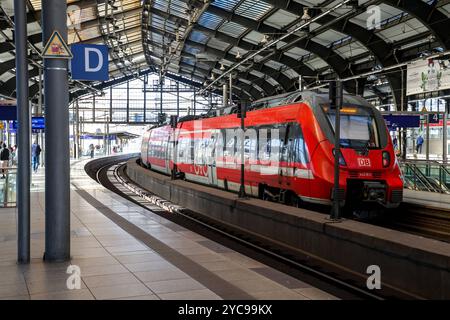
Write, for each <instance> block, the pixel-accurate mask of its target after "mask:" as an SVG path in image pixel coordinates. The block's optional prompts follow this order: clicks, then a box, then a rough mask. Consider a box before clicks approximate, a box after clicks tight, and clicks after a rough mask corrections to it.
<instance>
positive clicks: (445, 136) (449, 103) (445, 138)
mask: <svg viewBox="0 0 450 320" xmlns="http://www.w3.org/2000/svg"><path fill="white" fill-rule="evenodd" d="M449 111H450V99H449V100H445V112H444V121H443V124H444V125H443V131H442V133H443V139H442V140H443V141H442V143H443V146H442V147H443V150H442V151H443V153H442V160H443V161H444V162H447V161H448V125H447V121H448V113H449Z"/></svg>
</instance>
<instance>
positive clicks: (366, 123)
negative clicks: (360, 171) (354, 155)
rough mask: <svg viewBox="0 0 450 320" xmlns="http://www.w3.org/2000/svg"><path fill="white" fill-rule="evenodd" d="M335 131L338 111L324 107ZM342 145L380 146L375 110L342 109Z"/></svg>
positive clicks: (363, 147) (359, 146) (355, 147)
mask: <svg viewBox="0 0 450 320" xmlns="http://www.w3.org/2000/svg"><path fill="white" fill-rule="evenodd" d="M323 110H324V111H325V114H326V115H327V118H328V121H329V123H330V125H331V128H332V130H333V133H334V126H335V119H336V113H335V110H329V109H328V107H326V106H325V107H323ZM340 116H341V130H340V132H341V147H342V148H351V149H377V148H380V139H379V134H378V128H377V123H376V120H375V117H374V115H373V111H372V110H370V109H369V108H363V107H343V108H342V110H341V115H340Z"/></svg>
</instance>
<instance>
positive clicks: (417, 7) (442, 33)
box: [382, 0, 450, 49]
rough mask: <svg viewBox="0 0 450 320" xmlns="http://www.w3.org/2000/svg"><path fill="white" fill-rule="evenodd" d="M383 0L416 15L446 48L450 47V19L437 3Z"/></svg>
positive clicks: (416, 0) (417, 0)
mask: <svg viewBox="0 0 450 320" xmlns="http://www.w3.org/2000/svg"><path fill="white" fill-rule="evenodd" d="M382 2H384V3H386V4H388V5H390V6H392V7H394V8H398V9H400V10H402V11H405V12H407V13H409V14H411V15H412V16H414V17H416V18H417V19H418V20H419V21H420V22H422V23H423V24H424V25H425V27H427V28H428V29H429V30H430V31H431V32H432V33H433V35H434V36H435V37H436V38H437V39H438V41H439V42H440V43H441V44H442V46H443V47H444V48H445V49H449V48H450V37H449V36H448V34H449V27H450V23H449V22H450V20H449V18H448V17H447V16H446V15H445V14H443V13H442V12H440V11H439V10H438V9H437V8H436V7H435V5H430V4H428V3H426V2H424V1H421V0H407V1H406V0H382Z"/></svg>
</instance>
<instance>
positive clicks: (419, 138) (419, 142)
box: [416, 134, 423, 154]
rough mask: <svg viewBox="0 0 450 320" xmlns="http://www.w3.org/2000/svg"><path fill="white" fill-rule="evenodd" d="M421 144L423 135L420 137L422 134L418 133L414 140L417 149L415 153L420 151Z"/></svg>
mask: <svg viewBox="0 0 450 320" xmlns="http://www.w3.org/2000/svg"><path fill="white" fill-rule="evenodd" d="M422 145H423V137H422V135H421V134H420V135H419V136H418V137H417V141H416V151H417V153H419V154H420V153H422Z"/></svg>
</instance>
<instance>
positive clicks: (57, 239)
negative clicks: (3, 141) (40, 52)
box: [19, 0, 70, 262]
mask: <svg viewBox="0 0 450 320" xmlns="http://www.w3.org/2000/svg"><path fill="white" fill-rule="evenodd" d="M19 1H22V0H19ZM41 19H42V22H43V23H42V25H43V39H42V40H43V43H47V41H48V39H49V38H50V36H51V35H52V33H53V32H54V31H58V32H59V33H60V35H61V37H62V38H63V39H66V40H67V3H66V1H61V0H42V18H41ZM44 90H45V91H44V92H45V94H44V98H45V113H46V124H45V148H44V151H45V153H46V157H45V158H46V169H47V170H46V171H47V174H46V175H45V254H44V259H45V260H46V261H51V262H53V261H55V262H56V261H67V260H69V259H70V160H69V149H70V148H69V108H68V104H69V89H68V76H67V60H62V59H45V60H44ZM22 149H23V148H22ZM50 173H54V174H50Z"/></svg>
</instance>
